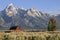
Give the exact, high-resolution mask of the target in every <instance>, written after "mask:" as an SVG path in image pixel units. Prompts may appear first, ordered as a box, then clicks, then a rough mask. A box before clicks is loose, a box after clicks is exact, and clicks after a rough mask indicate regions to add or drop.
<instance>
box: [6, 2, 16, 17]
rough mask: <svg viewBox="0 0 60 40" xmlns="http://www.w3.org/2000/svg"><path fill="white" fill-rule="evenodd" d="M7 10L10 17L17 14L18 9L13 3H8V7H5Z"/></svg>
mask: <svg viewBox="0 0 60 40" xmlns="http://www.w3.org/2000/svg"><path fill="white" fill-rule="evenodd" d="M5 11H6V14H7V15H8V16H10V17H11V16H13V15H16V13H17V10H16V8H15V7H14V5H13V3H10V4H8V5H7V7H6V8H5Z"/></svg>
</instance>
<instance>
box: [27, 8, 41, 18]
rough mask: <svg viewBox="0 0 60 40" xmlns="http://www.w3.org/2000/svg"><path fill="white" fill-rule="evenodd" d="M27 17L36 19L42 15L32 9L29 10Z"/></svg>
mask: <svg viewBox="0 0 60 40" xmlns="http://www.w3.org/2000/svg"><path fill="white" fill-rule="evenodd" d="M27 15H29V16H32V17H36V16H37V17H40V16H41V13H40V12H39V11H38V10H36V9H35V8H30V9H28V10H27Z"/></svg>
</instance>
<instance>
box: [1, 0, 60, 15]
mask: <svg viewBox="0 0 60 40" xmlns="http://www.w3.org/2000/svg"><path fill="white" fill-rule="evenodd" d="M9 3H13V4H14V6H15V7H16V8H19V7H22V6H23V7H24V8H25V9H29V8H32V7H34V8H36V9H37V10H40V11H43V12H47V13H51V14H52V13H53V14H56V13H60V0H0V11H1V10H3V9H5V7H6V6H7V5H8V4H9Z"/></svg>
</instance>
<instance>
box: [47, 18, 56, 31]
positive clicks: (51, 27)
mask: <svg viewBox="0 0 60 40" xmlns="http://www.w3.org/2000/svg"><path fill="white" fill-rule="evenodd" d="M56 27H57V22H56V19H55V18H50V21H49V23H48V31H54V30H56V29H57V28H56Z"/></svg>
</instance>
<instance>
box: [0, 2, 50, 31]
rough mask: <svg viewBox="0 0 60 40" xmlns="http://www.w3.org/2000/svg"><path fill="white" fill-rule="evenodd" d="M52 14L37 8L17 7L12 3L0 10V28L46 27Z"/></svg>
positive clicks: (26, 28)
mask: <svg viewBox="0 0 60 40" xmlns="http://www.w3.org/2000/svg"><path fill="white" fill-rule="evenodd" d="M50 17H51V16H50V15H49V14H47V13H43V12H41V11H39V10H37V9H35V8H30V9H24V8H23V7H20V8H18V9H16V8H15V7H14V5H13V4H12V3H10V4H8V5H7V6H6V8H5V9H4V10H2V11H0V29H1V30H8V29H9V28H10V27H11V26H17V25H18V26H20V27H21V28H22V29H25V30H31V29H37V30H38V29H46V28H47V26H48V22H49V19H50Z"/></svg>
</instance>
